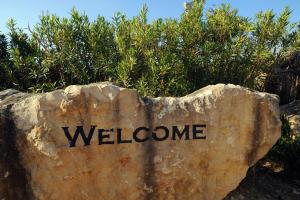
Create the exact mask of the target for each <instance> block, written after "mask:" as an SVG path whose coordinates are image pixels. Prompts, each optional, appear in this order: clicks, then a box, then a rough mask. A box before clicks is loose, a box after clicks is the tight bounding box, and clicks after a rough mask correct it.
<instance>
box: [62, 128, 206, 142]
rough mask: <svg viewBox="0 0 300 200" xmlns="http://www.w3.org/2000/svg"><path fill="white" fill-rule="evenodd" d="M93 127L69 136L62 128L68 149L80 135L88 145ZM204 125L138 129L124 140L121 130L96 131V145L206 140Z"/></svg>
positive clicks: (92, 133) (76, 131)
mask: <svg viewBox="0 0 300 200" xmlns="http://www.w3.org/2000/svg"><path fill="white" fill-rule="evenodd" d="M96 127H97V126H95V125H92V126H91V127H90V130H89V132H88V134H86V133H85V131H84V128H83V126H77V127H76V130H75V133H74V134H73V136H71V134H70V131H69V127H62V129H63V131H64V133H65V136H66V138H67V140H68V142H69V146H70V147H75V146H76V141H77V139H78V136H79V135H80V136H81V138H82V140H83V142H84V145H90V143H91V139H92V137H93V135H94V132H95V131H96ZM205 128H206V125H205V124H193V125H184V126H183V128H182V129H180V128H178V126H170V127H166V126H157V127H155V128H149V127H145V126H142V127H138V128H136V129H135V130H134V131H133V132H132V134H131V138H124V135H122V128H115V129H114V128H111V129H102V128H99V129H97V131H96V132H97V133H98V144H99V145H104V144H115V143H116V144H122V143H133V142H136V143H141V142H146V141H164V140H181V139H184V140H197V139H206V135H205V133H204V129H205Z"/></svg>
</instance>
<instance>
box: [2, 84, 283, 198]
mask: <svg viewBox="0 0 300 200" xmlns="http://www.w3.org/2000/svg"><path fill="white" fill-rule="evenodd" d="M8 93H12V94H11V95H8ZM16 95H17V97H15V96H16ZM9 98H10V99H11V100H9ZM0 100H1V101H0V110H1V113H4V114H1V115H0V121H1V123H0V126H1V127H0V128H1V129H0V130H1V134H0V142H1V151H0V152H1V154H2V155H10V157H9V158H7V157H5V158H4V157H3V158H1V160H0V161H1V163H0V172H1V173H2V174H0V176H1V178H0V199H14V200H15V199H38V200H44V199H45V200H54V199H59V200H63V199H66V200H68V199H74V200H76V199H78V200H79V199H91V200H92V199H105V200H109V199H129V200H131V199H197V200H219V199H222V198H224V197H225V196H226V195H227V194H228V193H229V192H230V191H232V190H234V189H235V188H236V187H237V186H238V184H239V183H240V181H241V180H242V179H243V178H244V177H245V175H246V172H247V170H248V168H249V166H252V165H253V164H255V162H256V161H257V160H259V159H260V158H262V157H263V156H264V155H265V154H266V152H267V151H268V150H269V149H270V148H271V147H272V145H273V144H274V143H275V142H276V141H277V139H278V138H279V136H280V125H281V123H280V119H279V107H278V99H277V97H276V96H274V95H271V94H267V93H260V92H255V91H250V90H248V89H246V88H242V87H240V86H234V85H223V84H218V85H213V86H207V87H205V88H203V89H200V90H198V91H196V92H194V93H192V94H190V95H187V96H184V97H181V98H174V97H165V98H161V97H160V98H145V99H141V98H140V97H139V96H138V94H137V91H136V90H131V89H125V88H121V87H118V86H115V85H113V84H111V83H98V84H90V85H85V86H69V87H67V88H66V89H65V90H58V91H54V92H50V93H45V94H34V95H33V94H32V95H28V94H22V93H16V92H15V91H13V92H12V91H10V92H7V91H4V92H2V93H0ZM84 134H85V135H84ZM2 144H3V145H4V146H3V147H4V148H3V147H2ZM2 155H1V156H2ZM1 195H2V196H1Z"/></svg>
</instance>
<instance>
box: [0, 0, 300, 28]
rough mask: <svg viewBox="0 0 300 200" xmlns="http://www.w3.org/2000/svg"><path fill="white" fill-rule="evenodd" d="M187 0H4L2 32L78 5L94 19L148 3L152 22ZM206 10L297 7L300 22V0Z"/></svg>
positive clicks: (133, 11) (239, 0) (254, 0)
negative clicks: (11, 25)
mask: <svg viewBox="0 0 300 200" xmlns="http://www.w3.org/2000/svg"><path fill="white" fill-rule="evenodd" d="M184 2H185V0H0V31H1V32H2V33H6V32H7V28H6V22H7V20H8V19H9V18H13V19H15V20H16V22H17V25H18V27H21V28H27V27H28V26H30V27H32V26H34V24H35V23H37V22H38V20H39V16H40V15H41V14H42V13H43V12H47V11H48V12H49V13H53V14H56V15H58V16H64V17H68V16H69V14H70V10H71V9H72V8H74V7H75V8H76V9H77V10H79V11H80V12H85V13H86V14H87V15H88V16H89V17H90V19H91V20H93V19H95V18H96V17H97V16H98V15H101V16H104V17H105V18H106V19H111V18H112V17H113V15H114V14H115V13H116V12H122V13H124V14H125V15H126V16H127V17H132V16H135V15H137V13H138V12H139V10H140V9H141V7H142V6H143V5H144V4H147V6H148V8H149V13H148V19H149V21H151V20H153V19H156V18H169V17H171V18H178V17H180V14H181V13H182V12H183V10H184V9H183V3H184ZM206 2H207V3H206V5H205V9H207V8H213V7H214V6H217V5H220V4H222V3H229V4H231V6H232V7H234V8H237V9H238V10H239V14H240V15H242V16H246V17H250V18H253V17H254V16H255V14H256V13H257V12H259V11H264V10H266V9H273V10H274V12H275V13H280V12H281V11H282V10H283V8H284V7H285V6H289V7H290V8H291V9H292V10H293V14H292V17H291V21H292V22H296V21H298V22H299V21H300V0H206Z"/></svg>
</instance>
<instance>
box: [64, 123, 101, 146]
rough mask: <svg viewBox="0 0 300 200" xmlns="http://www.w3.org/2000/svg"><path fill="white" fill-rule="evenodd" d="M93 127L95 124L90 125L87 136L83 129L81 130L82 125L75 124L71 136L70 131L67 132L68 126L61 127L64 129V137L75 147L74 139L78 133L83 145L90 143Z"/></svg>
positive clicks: (75, 139)
mask: <svg viewBox="0 0 300 200" xmlns="http://www.w3.org/2000/svg"><path fill="white" fill-rule="evenodd" d="M95 128H96V126H91V129H90V132H89V135H88V137H86V135H85V133H84V130H83V127H82V126H77V129H76V131H75V134H74V136H73V138H72V136H71V135H70V132H69V127H62V129H63V130H64V132H65V135H66V137H67V139H68V141H69V144H70V147H75V144H76V141H77V139H78V135H79V134H80V135H81V138H82V140H83V142H84V145H90V142H91V139H92V137H93V134H94V131H95Z"/></svg>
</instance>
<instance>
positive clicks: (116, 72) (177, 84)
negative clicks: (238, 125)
mask: <svg viewBox="0 0 300 200" xmlns="http://www.w3.org/2000/svg"><path fill="white" fill-rule="evenodd" d="M202 2H203V1H200V0H198V1H197V0H195V2H194V5H193V6H192V7H191V8H189V9H188V10H186V11H184V12H183V13H182V15H181V16H180V17H179V18H178V19H156V20H153V21H151V22H149V21H148V20H147V11H148V10H147V7H146V6H144V7H143V8H142V9H141V11H140V13H139V14H138V15H137V16H135V17H133V18H131V19H128V18H126V16H125V15H123V14H121V13H117V14H116V15H115V16H114V17H113V19H112V20H106V19H105V18H104V17H101V16H99V17H97V18H96V19H95V20H89V18H88V16H87V15H86V14H84V13H79V12H78V11H77V10H76V9H73V10H72V11H71V15H70V17H69V18H64V17H63V18H62V17H59V16H56V15H54V14H49V13H46V14H43V15H42V16H41V17H40V20H39V22H38V23H37V24H35V25H34V26H33V27H32V28H29V27H28V30H23V29H20V28H18V27H17V26H16V22H15V21H14V20H10V21H9V22H8V28H9V32H8V34H6V35H4V34H0V80H1V81H0V89H5V88H16V89H19V90H22V91H35V92H42V91H49V90H54V89H57V88H63V87H65V86H67V85H70V84H87V83H90V82H98V81H107V80H109V81H113V82H116V83H118V84H119V85H121V86H124V87H129V88H136V89H138V91H139V93H140V94H141V95H144V96H146V95H148V96H166V95H171V96H180V95H184V94H187V93H189V92H192V91H194V90H196V89H199V88H201V87H203V86H206V85H208V84H215V83H220V82H221V83H234V84H239V85H242V86H246V87H249V88H253V89H258V90H264V79H265V77H266V75H267V74H268V73H269V71H270V66H271V65H272V64H273V63H274V62H276V61H277V60H279V59H281V58H282V57H283V56H284V55H285V54H286V53H288V52H291V51H297V48H298V47H299V44H300V39H299V38H300V36H299V35H300V34H299V27H297V26H296V24H293V23H290V22H289V16H290V15H291V11H290V10H289V9H288V8H286V9H284V10H283V12H282V13H281V14H280V15H279V16H276V15H275V14H274V13H273V12H272V11H271V10H268V11H266V12H260V13H258V14H257V15H256V17H255V18H254V19H249V18H246V17H243V16H240V15H239V14H238V11H237V10H236V9H233V8H231V7H230V6H229V5H221V6H218V7H215V8H212V9H208V10H207V11H206V12H204V9H203V3H202Z"/></svg>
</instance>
